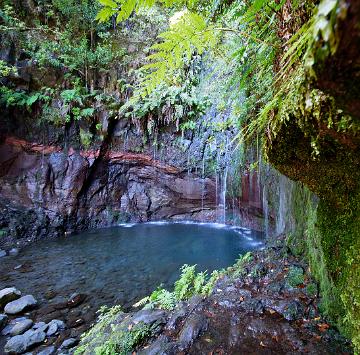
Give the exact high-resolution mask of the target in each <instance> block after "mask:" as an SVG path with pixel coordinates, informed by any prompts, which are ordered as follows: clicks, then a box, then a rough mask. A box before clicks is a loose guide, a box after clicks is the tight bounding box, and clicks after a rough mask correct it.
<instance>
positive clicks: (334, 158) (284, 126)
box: [266, 0, 360, 351]
mask: <svg viewBox="0 0 360 355" xmlns="http://www.w3.org/2000/svg"><path fill="white" fill-rule="evenodd" d="M314 23H315V27H314V31H315V32H316V31H317V32H316V37H315V38H314V41H313V42H311V44H310V45H309V48H308V49H307V56H308V58H310V59H311V60H308V61H307V63H305V64H304V65H303V66H301V65H300V68H298V69H297V71H295V72H294V74H293V75H297V79H296V80H295V79H294V83H295V84H296V85H294V86H293V87H291V88H290V90H289V91H288V92H287V96H286V98H285V99H286V102H287V103H288V105H286V106H285V105H281V107H280V108H279V110H278V112H277V113H276V114H275V116H274V118H273V119H272V122H271V125H270V127H271V128H270V132H268V139H267V142H266V153H267V156H268V159H269V161H270V162H271V163H272V164H273V165H274V166H275V167H276V168H277V169H278V170H279V171H280V172H282V173H283V174H285V175H287V176H288V177H290V178H291V179H293V180H295V181H301V182H302V183H303V184H305V185H306V186H307V187H308V188H309V189H310V190H311V191H312V192H314V193H315V194H316V195H317V196H318V197H319V198H320V202H319V205H318V207H317V209H315V207H314V205H313V204H312V203H311V201H310V199H309V201H308V203H306V204H305V205H304V208H306V209H307V212H308V213H307V216H306V218H305V219H306V225H307V233H306V243H305V244H306V247H307V248H306V249H307V255H308V257H309V259H310V262H311V267H312V271H313V273H314V274H315V275H316V276H317V278H318V280H319V281H320V284H321V291H322V295H323V297H324V302H323V305H324V311H325V312H326V313H327V314H328V315H329V316H330V317H331V318H332V319H333V320H335V321H336V322H337V324H338V326H339V327H340V328H341V329H342V330H343V331H344V332H345V334H347V335H349V336H351V338H352V341H353V344H354V346H355V349H356V350H357V351H360V289H359V285H360V256H359V255H360V254H359V253H358V250H359V249H360V122H359V112H360V110H359V108H360V100H359V97H360V96H359V81H358V80H357V79H356V78H358V77H359V75H360V69H359V68H360V66H359V58H360V53H359V50H360V46H359V38H360V37H359V35H360V29H359V26H358V24H359V23H360V6H359V3H358V2H356V1H350V0H348V1H339V2H331V1H326V0H324V1H323V2H322V3H321V5H320V7H319V11H318V14H317V17H316V18H315V21H314ZM320 24H321V26H320ZM319 26H320V27H319ZM349 33H352V35H351V36H349V35H348V34H349ZM309 63H310V65H309ZM302 217H304V216H302Z"/></svg>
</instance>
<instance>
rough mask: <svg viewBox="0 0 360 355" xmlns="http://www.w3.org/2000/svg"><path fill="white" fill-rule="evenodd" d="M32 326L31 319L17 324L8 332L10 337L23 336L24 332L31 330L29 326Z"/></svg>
mask: <svg viewBox="0 0 360 355" xmlns="http://www.w3.org/2000/svg"><path fill="white" fill-rule="evenodd" d="M32 325H33V321H32V320H31V319H24V320H22V321H20V322H17V323H16V324H15V325H14V326H13V327H12V329H11V330H10V333H9V334H10V335H11V336H15V335H20V334H23V333H24V332H26V331H27V330H28V329H30V328H31V326H32Z"/></svg>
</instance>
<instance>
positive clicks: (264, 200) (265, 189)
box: [262, 184, 269, 237]
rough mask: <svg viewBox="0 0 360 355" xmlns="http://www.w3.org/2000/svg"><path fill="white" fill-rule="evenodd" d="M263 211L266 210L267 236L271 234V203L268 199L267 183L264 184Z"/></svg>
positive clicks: (265, 226) (265, 225) (265, 228)
mask: <svg viewBox="0 0 360 355" xmlns="http://www.w3.org/2000/svg"><path fill="white" fill-rule="evenodd" d="M262 195H263V201H262V204H263V212H264V230H265V236H266V237H268V236H269V204H268V199H267V188H266V184H264V187H263V194H262Z"/></svg>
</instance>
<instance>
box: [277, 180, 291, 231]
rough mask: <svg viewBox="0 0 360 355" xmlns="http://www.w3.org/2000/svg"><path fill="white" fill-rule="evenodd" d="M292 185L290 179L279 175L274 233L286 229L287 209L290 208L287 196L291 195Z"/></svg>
mask: <svg viewBox="0 0 360 355" xmlns="http://www.w3.org/2000/svg"><path fill="white" fill-rule="evenodd" d="M292 186H293V184H291V182H290V180H289V179H288V178H287V177H286V176H284V175H280V176H279V185H278V194H279V201H278V209H277V214H276V234H281V233H284V231H285V230H286V226H287V225H288V223H287V216H288V213H287V212H288V210H289V208H290V201H289V200H288V198H289V197H290V196H291V191H292Z"/></svg>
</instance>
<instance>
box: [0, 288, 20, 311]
mask: <svg viewBox="0 0 360 355" xmlns="http://www.w3.org/2000/svg"><path fill="white" fill-rule="evenodd" d="M20 297H21V292H20V291H19V290H17V289H16V288H15V287H8V288H4V289H3V290H1V291H0V309H1V308H3V307H4V306H5V305H6V304H7V303H9V302H12V301H15V300H17V299H18V298H20Z"/></svg>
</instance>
